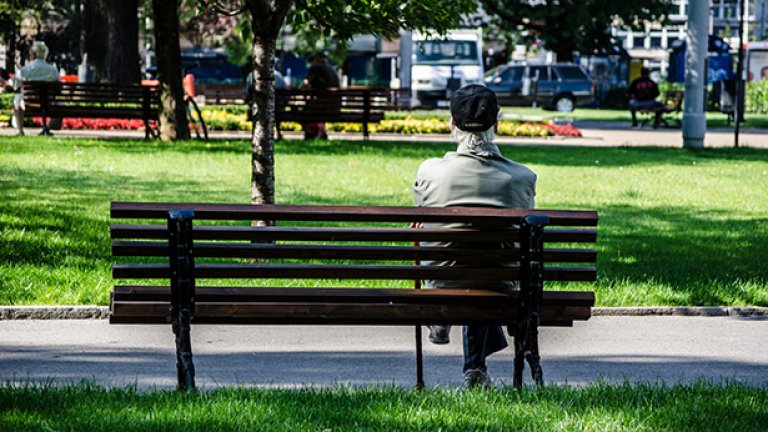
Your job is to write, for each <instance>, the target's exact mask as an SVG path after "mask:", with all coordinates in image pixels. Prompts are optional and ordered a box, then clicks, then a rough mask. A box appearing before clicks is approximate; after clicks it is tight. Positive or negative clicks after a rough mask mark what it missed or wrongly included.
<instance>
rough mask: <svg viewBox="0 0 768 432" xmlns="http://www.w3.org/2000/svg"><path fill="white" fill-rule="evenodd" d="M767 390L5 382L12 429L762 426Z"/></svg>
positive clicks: (700, 385) (733, 386) (0, 408)
mask: <svg viewBox="0 0 768 432" xmlns="http://www.w3.org/2000/svg"><path fill="white" fill-rule="evenodd" d="M766 406H768V389H766V388H765V387H748V386H746V385H743V384H738V383H726V384H713V383H707V382H697V383H692V384H678V385H672V386H668V385H664V384H629V383H624V384H607V383H597V384H590V385H586V386H583V387H567V386H546V387H543V388H530V387H529V388H525V389H523V390H522V391H517V390H515V389H513V388H502V389H497V390H490V391H483V390H445V389H425V390H404V389H400V388H396V387H368V388H362V387H342V386H339V387H335V388H329V389H312V388H303V389H293V390H291V389H254V388H245V387H242V388H231V389H216V390H212V391H206V392H189V393H184V392H177V391H167V390H166V391H148V392H139V391H137V390H136V389H135V388H130V387H129V388H125V389H120V388H115V389H106V388H102V387H98V386H96V385H93V384H89V383H83V384H79V385H70V386H63V387H56V386H50V385H25V386H20V387H17V386H14V385H12V384H6V385H3V386H1V387H0V429H2V430H8V431H50V430H72V431H84V430H88V431H110V432H111V431H116V430H120V431H142V432H146V431H184V432H190V431H206V432H216V431H275V432H279V431H291V432H294V431H347V430H350V431H461V432H466V431H510V430H522V431H560V430H563V431H656V430H664V431H699V430H700V431H703V430H712V431H722V432H728V431H751V430H754V431H760V430H766V429H768V413H767V412H766Z"/></svg>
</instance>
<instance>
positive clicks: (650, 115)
mask: <svg viewBox="0 0 768 432" xmlns="http://www.w3.org/2000/svg"><path fill="white" fill-rule="evenodd" d="M683 98H684V92H683V91H681V90H669V91H667V92H666V93H665V94H664V104H663V105H661V106H658V107H653V108H640V109H638V110H637V112H638V113H640V114H646V117H645V118H643V119H642V122H641V124H640V126H641V127H644V126H645V125H646V124H648V122H651V121H654V118H655V117H656V113H659V112H660V113H661V121H660V123H661V124H662V125H664V126H665V127H670V124H669V121H668V120H667V117H672V119H673V120H674V121H675V124H676V125H677V126H680V125H681V120H680V118H679V115H680V113H682V112H683Z"/></svg>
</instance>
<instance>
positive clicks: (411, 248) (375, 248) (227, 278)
mask: <svg viewBox="0 0 768 432" xmlns="http://www.w3.org/2000/svg"><path fill="white" fill-rule="evenodd" d="M111 217H112V219H113V222H115V223H116V224H113V225H112V226H111V228H110V230H111V237H112V253H113V255H114V256H115V257H129V258H123V259H122V260H123V261H124V262H122V263H117V264H114V265H113V267H112V275H113V278H114V279H116V280H123V279H134V280H139V282H134V283H133V284H130V283H128V284H125V285H123V284H121V285H116V286H115V287H114V291H113V292H112V295H111V301H110V322H111V323H113V324H168V323H170V324H171V327H172V329H173V332H174V333H175V334H176V361H177V363H176V365H177V372H178V386H179V388H180V389H186V388H193V387H194V386H195V377H194V376H195V369H194V365H193V362H192V347H191V343H190V325H191V324H200V325H204V324H297V325H298V324H301V325H306V324H315V325H323V324H343V325H415V326H417V327H416V360H417V366H416V372H417V386H418V387H421V386H423V385H424V380H423V369H422V353H421V327H420V326H421V325H426V324H454V325H461V324H500V325H505V326H507V328H508V331H509V332H510V335H512V336H513V337H514V339H515V343H514V347H515V348H514V350H515V358H514V385H515V386H517V387H520V386H522V383H523V367H524V362H525V361H527V362H528V363H529V365H530V368H531V374H532V377H533V380H534V382H536V383H537V384H542V383H543V377H542V371H541V366H540V362H539V349H538V338H537V333H538V332H537V330H538V327H539V326H571V325H572V324H573V322H574V321H577V320H587V319H589V318H590V316H591V307H592V306H593V304H594V301H595V298H594V294H593V293H592V292H589V291H586V292H583V291H562V290H544V287H545V282H547V285H549V283H552V282H555V283H556V284H557V286H558V287H560V285H562V283H567V282H583V281H594V280H595V277H596V270H595V267H594V263H595V260H596V252H595V250H594V249H590V248H584V247H583V246H584V244H585V243H586V244H590V243H593V242H595V241H596V230H595V226H596V225H597V213H596V212H594V211H558V210H530V209H491V208H468V207H446V208H419V207H374V206H289V205H224V204H190V203H128V202H114V203H112V207H111ZM125 219H128V220H133V222H135V221H137V220H138V223H133V224H126V223H125V222H129V221H125ZM120 220H123V221H120ZM255 220H258V221H269V223H268V224H266V225H267V226H252V225H254V224H252V223H251V221H255ZM117 222H123V223H120V224H117ZM147 222H154V224H147ZM193 222H194V223H193ZM412 222H422V223H424V227H423V228H411V225H410V223H412ZM456 223H461V224H464V226H465V228H442V227H435V226H434V225H433V224H454V225H453V226H455V224H456ZM430 226H431V227H430ZM466 226H470V227H466ZM480 228H482V229H480ZM431 242H450V246H440V247H438V246H435V245H434V243H431ZM502 245H503V248H502ZM426 261H456V263H457V265H455V266H430V265H415V264H418V263H419V262H426ZM502 262H504V263H510V262H517V263H520V265H519V266H502V265H500V264H499V263H502ZM427 279H428V280H462V281H472V282H473V283H476V284H477V288H462V289H435V290H427V289H424V290H422V289H419V287H420V281H421V280H427ZM147 280H149V281H157V282H156V283H155V284H154V285H147V282H146V281H147ZM302 280H309V283H308V284H306V283H305V285H304V286H305V287H301V283H300V282H301V281H302ZM203 281H204V282H205V283H203ZM500 281H518V282H519V284H520V286H521V289H520V290H519V291H508V292H500V291H494V290H491V289H489V287H488V284H498V283H499V282H500ZM297 285H300V286H298V287H297ZM306 286H312V287H311V288H309V287H306ZM316 286H321V287H320V288H318V287H316Z"/></svg>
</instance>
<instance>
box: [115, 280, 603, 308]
mask: <svg viewBox="0 0 768 432" xmlns="http://www.w3.org/2000/svg"><path fill="white" fill-rule="evenodd" d="M170 289H171V288H170V287H169V286H146V285H117V286H115V287H114V290H113V294H112V299H113V300H115V301H160V302H169V301H170V296H171V294H170ZM519 297H520V293H519V292H518V291H514V292H509V293H505V292H498V291H491V290H487V289H470V288H460V289H459V288H452V289H449V288H442V289H421V290H416V289H409V288H285V287H206V286H200V287H196V288H195V299H196V300H197V301H201V302H208V303H215V302H232V301H233V300H237V301H240V302H246V303H248V302H270V303H273V302H283V303H287V302H310V301H321V302H322V301H329V302H334V303H342V302H349V303H357V302H366V303H390V302H394V303H429V302H433V301H439V302H441V303H444V304H452V303H458V304H461V303H473V304H474V303H478V304H510V305H511V304H516V302H517V300H518V299H519ZM542 303H543V304H545V305H547V306H567V305H573V306H593V305H594V304H595V295H594V293H593V292H589V291H544V293H543V294H542Z"/></svg>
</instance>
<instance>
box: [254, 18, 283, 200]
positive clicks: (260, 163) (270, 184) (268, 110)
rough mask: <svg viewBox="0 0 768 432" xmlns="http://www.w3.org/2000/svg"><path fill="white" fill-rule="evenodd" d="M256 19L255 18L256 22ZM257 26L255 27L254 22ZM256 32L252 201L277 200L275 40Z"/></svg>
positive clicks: (264, 33) (272, 37) (265, 33)
mask: <svg viewBox="0 0 768 432" xmlns="http://www.w3.org/2000/svg"><path fill="white" fill-rule="evenodd" d="M255 22H256V21H255V20H254V23H255ZM254 27H256V26H255V25H254ZM256 30H257V29H256V28H254V32H253V46H252V47H251V48H252V49H251V53H252V55H253V59H254V62H253V68H252V72H251V73H252V75H253V90H254V91H253V95H254V111H255V112H254V113H253V126H254V127H253V136H252V137H251V203H252V204H274V203H275V172H274V171H275V170H274V166H275V139H274V132H273V131H274V127H275V86H274V83H275V60H274V59H275V43H276V40H277V38H276V37H274V36H271V35H269V34H267V32H264V31H260V32H256Z"/></svg>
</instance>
